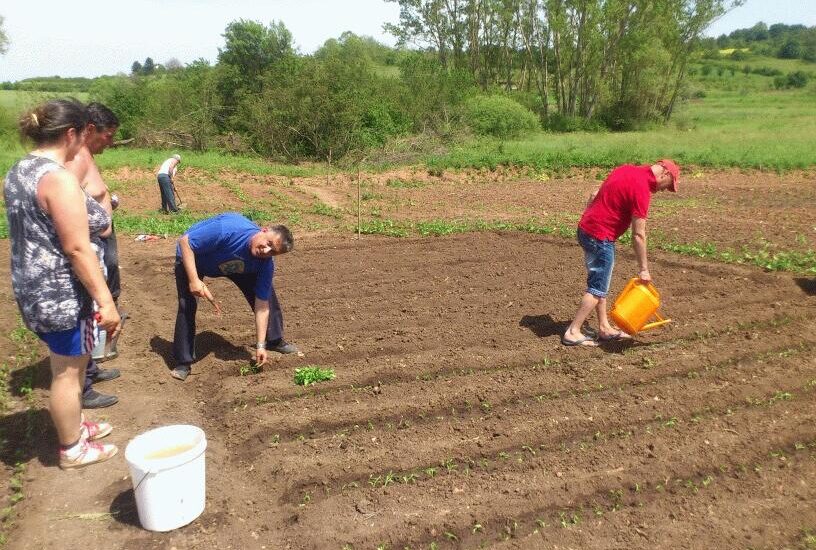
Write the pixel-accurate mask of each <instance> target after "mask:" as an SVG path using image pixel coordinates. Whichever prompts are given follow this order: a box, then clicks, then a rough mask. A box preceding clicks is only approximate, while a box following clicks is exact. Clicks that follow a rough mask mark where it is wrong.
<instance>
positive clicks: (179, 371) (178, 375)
mask: <svg viewBox="0 0 816 550" xmlns="http://www.w3.org/2000/svg"><path fill="white" fill-rule="evenodd" d="M191 370H192V369H191V368H190V365H179V366H177V367H176V368H174V369H172V370H171V371H170V376H172V377H173V378H175V379H176V380H181V381H182V382H184V380H185V379H186V378H187V377H188V376H189V375H190V371H191Z"/></svg>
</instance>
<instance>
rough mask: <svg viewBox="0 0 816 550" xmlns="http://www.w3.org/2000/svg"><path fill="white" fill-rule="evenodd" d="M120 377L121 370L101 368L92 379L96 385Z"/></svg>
mask: <svg viewBox="0 0 816 550" xmlns="http://www.w3.org/2000/svg"><path fill="white" fill-rule="evenodd" d="M119 376H121V373H120V372H119V369H103V368H102V367H99V368H98V369H97V371H96V374H94V375H93V376H92V377H91V382H93V383H94V384H96V383H97V382H104V381H105V380H113V379H114V378H119Z"/></svg>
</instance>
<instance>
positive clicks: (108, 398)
mask: <svg viewBox="0 0 816 550" xmlns="http://www.w3.org/2000/svg"><path fill="white" fill-rule="evenodd" d="M118 402H119V398H118V397H116V396H115V395H105V394H104V393H99V392H98V391H96V390H95V389H90V390H88V391H87V392H86V393H85V394H83V395H82V408H83V409H102V408H105V407H110V406H111V405H115V404H116V403H118Z"/></svg>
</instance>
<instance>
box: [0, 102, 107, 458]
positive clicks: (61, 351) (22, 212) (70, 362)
mask: <svg viewBox="0 0 816 550" xmlns="http://www.w3.org/2000/svg"><path fill="white" fill-rule="evenodd" d="M87 121H88V114H87V111H86V109H85V106H84V105H82V104H81V103H79V102H77V101H73V100H52V101H49V102H47V103H44V104H43V105H40V106H39V107H37V108H35V109H34V110H32V111H31V112H29V113H26V114H25V115H24V116H23V117H22V118H21V119H20V123H19V126H20V134H21V136H22V137H23V138H27V139H28V140H30V141H31V142H33V143H34V146H35V148H34V150H32V151H31V152H30V153H29V154H28V155H26V156H25V157H24V158H22V159H21V160H19V161H18V162H17V163H16V164H15V165H14V166H12V168H11V169H10V170H9V172H8V174H7V175H6V178H5V185H4V188H3V191H4V197H5V201H6V215H7V217H8V224H9V237H10V239H11V280H12V288H13V289H14V297H15V298H16V300H17V305H18V306H19V308H20V313H21V315H22V318H23V321H24V322H25V324H26V326H27V327H28V328H29V329H31V330H32V331H34V332H35V333H36V334H37V336H39V337H40V339H41V340H43V341H44V342H45V343H46V344H47V345H48V348H49V351H50V359H51V375H52V376H51V392H50V394H51V395H50V406H49V409H50V412H51V419H52V420H53V422H54V425H55V427H56V429H57V435H58V437H59V442H60V467H62V468H76V467H80V466H85V465H88V464H93V463H95V462H101V461H103V460H107V459H108V458H110V457H112V456H113V455H115V454H116V452H117V448H116V446H115V445H103V444H100V443H98V442H96V440H98V439H100V438H102V437H104V436H106V435H108V434H109V433H110V431H111V430H112V429H113V428H112V427H111V426H110V424H107V423H96V422H87V421H85V420H84V419H83V417H82V406H81V402H80V395H81V393H82V382H83V380H84V378H85V366H86V365H87V363H88V358H89V354H90V352H91V350H92V349H93V345H94V326H93V322H94V301H95V302H96V303H97V304H98V307H99V310H98V313H97V314H96V318H97V320H98V323H99V326H101V327H102V328H104V329H105V330H106V331H108V334H113V335H115V334H116V333H117V332H118V331H119V327H120V319H119V314H118V312H117V310H116V306H115V305H114V302H113V298H112V297H111V294H110V291H109V290H108V286H107V284H106V283H105V278H104V277H103V275H102V271H101V270H100V268H99V260H100V259H99V258H98V257H97V255H96V253H95V252H94V250H93V249H92V247H91V238H92V237H95V236H97V235H99V236H104V235H105V234H106V232H109V231H110V224H111V220H110V217H109V216H108V214H107V212H106V211H105V210H104V209H103V208H102V206H101V205H99V203H97V202H96V201H95V200H93V199H92V198H91V197H89V196H88V195H87V194H86V193H85V192H84V191H83V190H82V188H81V187H80V185H79V182H78V181H77V179H76V177H74V176H73V174H71V173H70V172H68V171H67V170H65V168H64V164H65V163H66V162H67V161H69V160H71V159H72V158H73V157H74V155H76V153H77V151H79V149H80V147H81V146H82V144H83V141H84V139H85V127H86V125H87Z"/></svg>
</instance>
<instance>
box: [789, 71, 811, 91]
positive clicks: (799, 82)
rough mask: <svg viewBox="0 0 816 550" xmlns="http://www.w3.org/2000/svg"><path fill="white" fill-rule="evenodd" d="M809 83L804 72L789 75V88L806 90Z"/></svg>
mask: <svg viewBox="0 0 816 550" xmlns="http://www.w3.org/2000/svg"><path fill="white" fill-rule="evenodd" d="M807 83H808V75H807V73H804V72H802V71H796V72H792V73H788V77H787V84H788V88H804V87H805V86H806V85H807Z"/></svg>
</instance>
